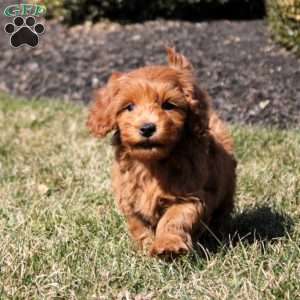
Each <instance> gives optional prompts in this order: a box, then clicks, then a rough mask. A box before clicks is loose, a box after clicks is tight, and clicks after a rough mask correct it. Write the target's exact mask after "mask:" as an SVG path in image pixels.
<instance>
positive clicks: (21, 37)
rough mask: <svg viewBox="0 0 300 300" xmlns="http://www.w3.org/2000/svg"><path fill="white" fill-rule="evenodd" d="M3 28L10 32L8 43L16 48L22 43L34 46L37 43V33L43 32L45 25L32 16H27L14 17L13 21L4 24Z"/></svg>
mask: <svg viewBox="0 0 300 300" xmlns="http://www.w3.org/2000/svg"><path fill="white" fill-rule="evenodd" d="M4 30H5V32H6V33H8V34H11V37H10V44H11V46H12V47H15V48H17V47H20V46H22V45H28V46H30V47H36V46H37V45H38V43H39V35H40V34H43V33H44V31H45V27H44V25H43V24H40V23H36V21H35V18H34V17H32V16H29V17H27V18H26V19H24V18H22V17H16V18H15V19H14V20H13V23H8V24H6V25H5V28H4Z"/></svg>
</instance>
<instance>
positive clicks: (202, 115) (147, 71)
mask: <svg viewBox="0 0 300 300" xmlns="http://www.w3.org/2000/svg"><path fill="white" fill-rule="evenodd" d="M167 51H168V59H169V66H150V67H145V68H141V69H137V70H134V71H131V72H129V73H126V74H120V73H114V74H113V75H112V76H111V78H110V79H109V81H108V83H107V85H106V87H104V88H103V89H101V90H99V91H98V92H97V94H96V101H95V103H94V105H93V106H92V108H91V111H90V115H89V119H88V123H87V125H88V127H89V129H90V130H91V132H92V133H93V134H94V135H96V136H98V137H103V136H105V135H106V134H107V133H108V132H109V131H112V130H116V132H117V135H118V137H119V141H120V143H121V144H122V146H123V147H124V149H125V150H126V151H127V152H128V153H129V155H131V157H133V158H136V159H139V160H159V159H163V158H165V157H167V156H168V154H169V153H170V152H171V151H172V149H173V148H174V147H175V145H176V144H177V143H178V141H179V140H180V139H181V136H182V134H183V132H184V130H189V131H190V133H192V134H195V135H199V134H203V133H204V132H205V131H206V129H207V126H208V109H209V107H208V101H207V97H206V94H204V93H203V92H202V91H201V90H200V89H198V88H197V87H196V85H195V82H194V81H195V80H194V76H193V71H192V66H191V65H190V63H189V62H188V60H187V59H186V58H185V57H184V56H182V55H180V54H178V53H176V52H175V51H174V49H167Z"/></svg>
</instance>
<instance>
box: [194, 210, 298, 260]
mask: <svg viewBox="0 0 300 300" xmlns="http://www.w3.org/2000/svg"><path fill="white" fill-rule="evenodd" d="M226 223H227V224H222V228H219V229H216V228H214V227H212V229H211V231H208V232H206V233H205V234H204V235H203V236H202V237H201V238H200V240H199V244H200V245H199V247H197V248H198V250H199V253H200V254H201V253H202V254H204V255H206V256H207V254H209V253H210V254H213V253H217V252H218V251H220V250H225V251H227V250H229V249H230V248H232V247H234V246H235V245H237V244H238V243H241V242H242V243H243V244H253V243H256V242H258V243H259V244H261V246H263V247H265V246H267V244H269V243H276V240H278V238H281V237H284V236H287V235H288V234H289V233H291V232H292V230H293V221H292V219H291V217H289V216H288V215H287V214H285V213H283V212H279V211H276V210H275V209H273V208H270V207H268V206H262V207H258V208H251V209H245V210H244V211H243V212H242V213H240V214H236V215H234V216H233V217H231V219H230V220H228V221H227V222H226Z"/></svg>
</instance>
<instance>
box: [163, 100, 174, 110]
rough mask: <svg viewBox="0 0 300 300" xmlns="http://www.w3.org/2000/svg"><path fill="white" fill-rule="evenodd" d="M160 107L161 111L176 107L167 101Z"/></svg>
mask: <svg viewBox="0 0 300 300" xmlns="http://www.w3.org/2000/svg"><path fill="white" fill-rule="evenodd" d="M161 107H162V109H164V110H172V109H174V108H175V107H176V105H175V104H173V103H171V102H169V101H166V102H164V103H163V104H162V105H161Z"/></svg>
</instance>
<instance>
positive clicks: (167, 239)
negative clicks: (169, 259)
mask: <svg viewBox="0 0 300 300" xmlns="http://www.w3.org/2000/svg"><path fill="white" fill-rule="evenodd" d="M189 250H191V247H190V246H189V245H188V244H187V243H186V242H184V240H183V239H182V237H180V236H179V235H175V234H166V235H163V236H161V237H159V238H158V239H156V240H155V241H154V243H153V245H152V247H151V249H150V255H151V256H172V255H174V256H176V255H179V254H185V253H187V252H189Z"/></svg>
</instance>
